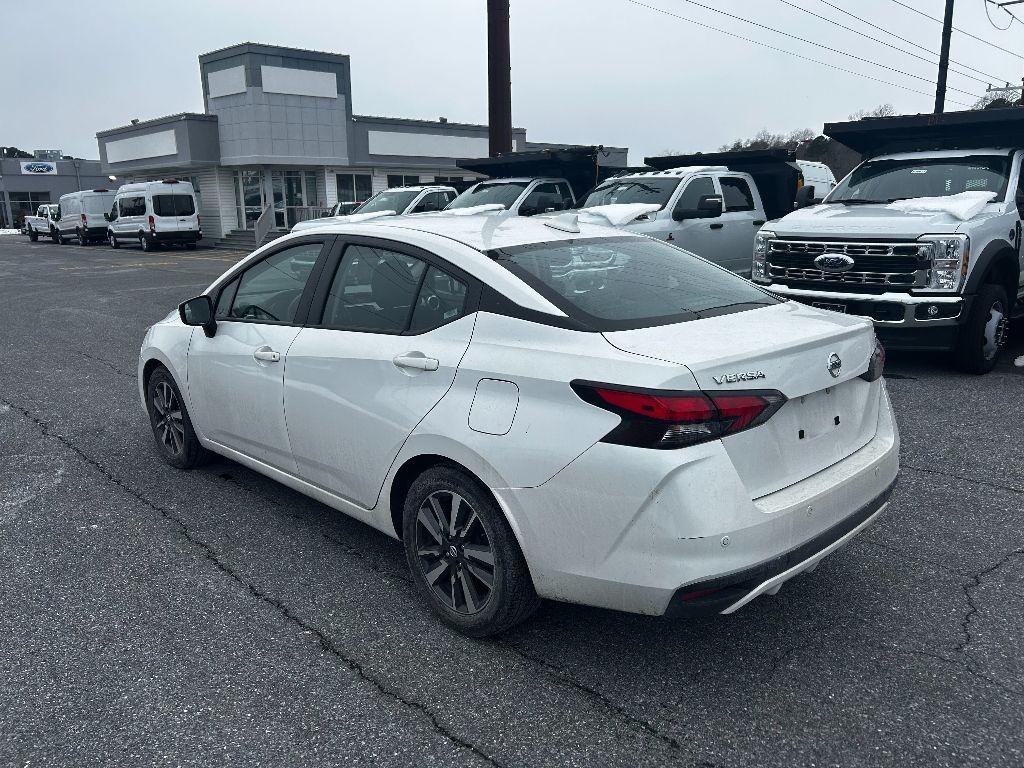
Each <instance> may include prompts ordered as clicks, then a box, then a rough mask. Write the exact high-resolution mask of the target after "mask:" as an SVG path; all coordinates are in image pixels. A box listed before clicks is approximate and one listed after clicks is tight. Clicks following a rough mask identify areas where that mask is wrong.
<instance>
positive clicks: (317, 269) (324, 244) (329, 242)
mask: <svg viewBox="0 0 1024 768" xmlns="http://www.w3.org/2000/svg"><path fill="white" fill-rule="evenodd" d="M338 239H339V238H338V237H337V235H308V236H306V237H302V238H296V239H295V240H288V241H287V242H282V243H281V245H280V247H274V248H271V249H270V250H268V251H267V252H266V253H263V254H260V258H258V259H256V260H255V261H252V262H245V263H244V264H241V265H239V266H238V267H236V268H233V269H231V270H230V271H228V272H227V273H226V274H225V275H223V276H222V277H221V278H220V279H219V280H218V281H217V284H216V285H214V287H213V288H211V289H210V290H209V292H208V293H207V294H206V295H207V296H209V297H210V300H211V301H212V302H213V306H214V307H216V306H217V303H218V301H219V300H220V294H221V291H223V290H224V289H225V288H227V287H230V285H231V284H232V282H233V281H234V280H235V278H240V277H241V276H242V275H243V274H245V273H246V272H248V271H249V270H250V269H252V268H253V267H255V266H256V265H257V264H261V263H263V262H264V261H266V260H267V259H269V258H270V257H271V256H275V255H276V254H279V253H281V252H282V251H287V250H290V249H291V248H295V247H296V246H300V245H306V244H308V243H316V242H318V243H320V253H319V255H318V256H317V257H316V263H314V264H313V269H312V270H311V271H310V273H309V277H308V278H306V285H305V286H304V287H303V289H302V296H301V297H300V298H299V306H298V307H297V308H296V310H295V319H294V320H292V321H291V322H287V321H284V320H262V319H259V318H246V317H225V318H219V319H218V320H217V323H218V324H220V323H251V324H254V325H283V326H291V327H294V328H302V327H304V326H305V324H306V320H307V318H308V317H309V309H310V306H311V302H312V300H313V295H314V292H315V289H316V286H318V284H319V280H320V275H321V273H322V272H323V268H324V264H326V263H327V261H328V259H329V257H330V256H331V255H333V253H334V251H335V249H336V248H337V246H338ZM240 285H241V280H239V281H238V283H237V284H236V286H235V294H236V295H237V294H238V287H239V286H240ZM234 301H235V296H232V297H231V303H232V304H234ZM229 306H230V305H229Z"/></svg>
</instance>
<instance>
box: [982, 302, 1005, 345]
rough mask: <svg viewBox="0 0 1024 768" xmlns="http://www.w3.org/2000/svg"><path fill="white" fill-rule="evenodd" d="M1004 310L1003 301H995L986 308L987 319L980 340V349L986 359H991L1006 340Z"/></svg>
mask: <svg viewBox="0 0 1024 768" xmlns="http://www.w3.org/2000/svg"><path fill="white" fill-rule="evenodd" d="M1006 326H1007V318H1006V312H1005V311H1004V310H1003V303H1002V302H1001V301H997V302H995V303H993V304H992V306H991V307H990V308H989V310H988V321H987V322H986V323H985V333H984V335H983V336H982V340H981V351H982V354H983V355H984V356H985V359H986V360H991V359H992V358H993V357H995V356H996V355H997V354H999V350H1000V349H1001V348H1002V346H1003V344H1004V343H1005V341H1006Z"/></svg>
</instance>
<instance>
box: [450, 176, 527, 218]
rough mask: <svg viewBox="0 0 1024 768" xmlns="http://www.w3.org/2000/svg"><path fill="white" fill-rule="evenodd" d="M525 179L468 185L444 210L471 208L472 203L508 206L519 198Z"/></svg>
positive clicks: (525, 185) (524, 186) (506, 207)
mask: <svg viewBox="0 0 1024 768" xmlns="http://www.w3.org/2000/svg"><path fill="white" fill-rule="evenodd" d="M528 184H529V182H527V181H495V182H483V183H481V184H477V185H475V186H472V187H470V188H469V189H467V190H466V191H465V192H463V193H462V194H461V195H459V196H458V197H456V198H455V199H454V200H452V201H451V203H449V204H448V207H447V208H446V209H445V210H448V211H450V210H452V209H453V208H472V207H473V206H474V205H493V204H495V203H497V204H499V205H503V206H505V209H506V210H508V208H509V207H510V206H511V205H512V204H513V203H514V202H515V201H516V200H518V199H519V196H520V195H521V194H522V193H523V190H524V189H526V187H527V185H528Z"/></svg>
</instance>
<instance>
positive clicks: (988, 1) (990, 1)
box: [982, 0, 1024, 32]
mask: <svg viewBox="0 0 1024 768" xmlns="http://www.w3.org/2000/svg"><path fill="white" fill-rule="evenodd" d="M982 4H983V5H984V6H985V18H986V19H988V23H989V24H991V25H992V26H993V27H994V28H995V29H998V30H999V31H1000V32H1005V31H1006V30H1008V29H1009V28H1010V27H1012V26H1013V22H1015V21H1016V22H1017V23H1018V24H1024V21H1021V20H1020V19H1018V18H1017V17H1016V16H1014V15H1013V12H1012V11H1008V10H1006V8H1005V4H1004V3H998V2H996V0H982ZM989 5H994V6H996V7H997V8H998V9H999V10H1000V11H1002V12H1003V13H1005V14H1006V15H1007V16H1009V17H1010V23H1009V24H1007V25H1006V26H1005V27H1000V26H999V25H998V24H996V23H995V22H994V21H992V14H991V13H989V10H988V7H989Z"/></svg>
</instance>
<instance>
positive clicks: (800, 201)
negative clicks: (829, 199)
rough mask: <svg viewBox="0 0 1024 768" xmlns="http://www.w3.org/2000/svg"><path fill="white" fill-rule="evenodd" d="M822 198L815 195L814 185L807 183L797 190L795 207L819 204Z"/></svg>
mask: <svg viewBox="0 0 1024 768" xmlns="http://www.w3.org/2000/svg"><path fill="white" fill-rule="evenodd" d="M820 202H821V200H818V199H815V197H814V185H813V184H805V185H804V186H802V187H800V189H798V190H797V191H796V199H795V200H794V202H793V207H794V208H806V207H807V206H809V205H817V204H818V203H820Z"/></svg>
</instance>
